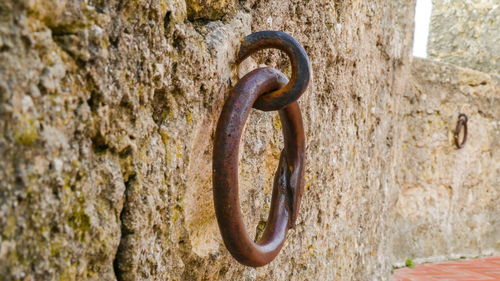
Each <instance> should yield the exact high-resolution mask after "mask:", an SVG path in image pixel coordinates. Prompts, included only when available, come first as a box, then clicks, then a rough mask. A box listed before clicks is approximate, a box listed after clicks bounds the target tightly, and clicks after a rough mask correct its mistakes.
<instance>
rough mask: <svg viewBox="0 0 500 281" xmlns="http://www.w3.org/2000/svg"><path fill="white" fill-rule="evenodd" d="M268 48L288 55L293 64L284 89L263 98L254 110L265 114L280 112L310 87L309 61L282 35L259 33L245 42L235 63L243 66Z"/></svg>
mask: <svg viewBox="0 0 500 281" xmlns="http://www.w3.org/2000/svg"><path fill="white" fill-rule="evenodd" d="M267 48H276V49H279V50H281V51H283V52H285V53H286V54H287V55H288V57H289V58H290V62H291V64H292V78H291V79H290V82H289V83H288V84H287V85H286V86H285V87H283V88H280V89H278V90H276V91H273V92H271V93H266V94H265V95H262V96H260V97H259V98H258V99H257V101H256V102H255V103H254V105H253V107H254V108H256V109H259V110H263V111H271V110H279V109H282V108H283V107H285V106H287V105H288V104H290V103H292V102H294V101H296V100H297V99H298V98H299V97H300V96H301V95H302V94H303V93H304V91H305V90H306V88H307V86H308V85H309V80H310V78H311V68H310V63H309V57H308V56H307V54H306V51H305V50H304V48H303V47H302V46H301V45H300V44H299V42H297V40H295V39H294V38H293V37H292V36H290V35H288V34H286V33H284V32H281V31H260V32H255V33H252V34H250V35H248V36H246V37H245V39H243V42H242V43H241V47H240V51H239V53H238V58H237V60H236V63H241V62H242V61H243V60H244V59H246V58H247V57H248V56H250V55H251V54H253V53H255V52H257V51H259V50H262V49H267Z"/></svg>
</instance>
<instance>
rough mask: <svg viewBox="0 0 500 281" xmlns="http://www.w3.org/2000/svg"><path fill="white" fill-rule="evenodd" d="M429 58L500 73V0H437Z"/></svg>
mask: <svg viewBox="0 0 500 281" xmlns="http://www.w3.org/2000/svg"><path fill="white" fill-rule="evenodd" d="M432 3H433V7H432V18H431V26H430V30H429V32H430V33H429V46H428V53H429V57H431V58H434V59H437V60H440V61H443V62H448V63H452V64H456V65H459V66H463V67H468V68H472V69H476V70H480V71H484V72H487V73H496V74H500V5H499V4H500V3H499V2H498V1H497V0H453V1H449V0H433V1H432Z"/></svg>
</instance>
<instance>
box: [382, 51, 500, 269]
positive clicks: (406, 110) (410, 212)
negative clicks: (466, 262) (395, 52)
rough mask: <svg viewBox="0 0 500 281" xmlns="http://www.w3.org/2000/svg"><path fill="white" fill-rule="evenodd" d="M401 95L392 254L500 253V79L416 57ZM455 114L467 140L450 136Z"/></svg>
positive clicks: (438, 256) (398, 256)
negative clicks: (463, 122) (461, 142)
mask: <svg viewBox="0 0 500 281" xmlns="http://www.w3.org/2000/svg"><path fill="white" fill-rule="evenodd" d="M411 73H412V78H411V81H410V85H411V86H410V87H409V90H408V92H406V94H405V95H404V99H403V103H402V106H401V109H402V112H401V113H402V120H401V125H402V126H401V128H402V131H401V136H402V137H401V143H400V146H401V150H400V151H399V153H400V157H399V159H398V163H399V164H400V166H399V167H400V168H399V169H398V170H397V172H396V180H397V184H398V185H399V186H400V194H399V198H398V201H397V204H396V206H395V210H396V213H395V215H396V216H395V219H394V227H395V228H396V229H395V231H393V233H394V236H393V238H392V239H391V241H392V246H391V247H392V248H393V249H394V254H395V257H396V260H397V261H399V262H402V261H404V260H405V259H406V258H420V259H424V260H436V259H437V260H443V259H450V258H451V259H453V258H459V257H462V256H465V257H476V256H482V255H491V254H499V253H500V209H499V206H500V122H499V120H500V77H498V76H495V75H488V74H485V73H482V72H478V71H474V70H470V69H464V68H460V67H457V66H452V65H448V64H443V63H438V62H433V61H430V60H424V59H414V60H413V63H412V71H411ZM459 113H465V114H467V116H468V118H469V121H468V123H467V124H468V138H467V142H466V144H465V147H463V148H462V149H457V148H456V147H455V143H454V140H453V132H454V130H455V126H456V122H457V117H458V114H459Z"/></svg>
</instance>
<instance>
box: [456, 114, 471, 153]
mask: <svg viewBox="0 0 500 281" xmlns="http://www.w3.org/2000/svg"><path fill="white" fill-rule="evenodd" d="M467 121H468V118H467V115H465V114H463V113H460V114H459V115H458V121H457V126H456V127H455V132H454V133H453V138H454V139H455V145H456V146H457V148H458V149H460V148H462V147H464V145H465V142H466V141H467ZM462 128H463V129H464V137H463V139H462V141H460V140H459V137H460V131H461V130H462Z"/></svg>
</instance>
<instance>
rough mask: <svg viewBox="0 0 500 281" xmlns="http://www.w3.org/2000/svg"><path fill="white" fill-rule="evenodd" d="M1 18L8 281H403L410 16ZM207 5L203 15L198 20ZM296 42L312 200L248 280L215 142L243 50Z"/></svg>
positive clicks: (69, 12)
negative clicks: (274, 40) (398, 239)
mask: <svg viewBox="0 0 500 281" xmlns="http://www.w3.org/2000/svg"><path fill="white" fill-rule="evenodd" d="M224 3H226V4H225V5H222V4H221V2H220V1H208V0H207V1H199V2H196V1H181V0H176V1H158V0H153V1H149V0H148V1H146V0H134V1H117V0H111V1H108V0H106V1H104V0H95V1H76V0H61V1H49V0H47V1H46V0H38V1H34V0H21V1H20V0H4V1H1V3H0V77H1V79H0V128H1V132H2V133H1V134H0V155H2V158H1V160H0V233H1V235H0V239H1V240H0V276H1V278H0V279H2V280H7V281H9V280H332V279H338V280H369V279H379V280H382V279H385V278H386V277H387V276H388V275H389V273H390V262H391V261H390V260H389V258H388V255H387V253H388V251H389V250H390V249H388V247H387V244H388V242H387V239H386V238H385V233H386V231H387V229H388V226H389V225H390V222H388V221H387V220H386V215H387V214H388V212H389V211H390V205H389V204H388V203H389V202H390V201H391V198H395V196H397V188H396V186H395V183H394V177H393V174H392V172H391V171H392V170H393V168H394V165H395V163H394V162H393V161H392V159H393V157H394V141H395V139H396V135H395V133H396V131H397V130H395V126H396V125H397V120H398V115H397V112H398V108H399V101H400V96H401V93H404V86H405V79H406V77H407V72H408V53H409V46H410V39H411V30H412V21H411V19H412V16H411V15H412V14H413V6H414V4H413V1H411V0H408V1H398V2H395V1H379V2H372V1H352V2H351V1H329V0H314V1H307V2H305V1H277V0H276V1H247V2H243V1H225V2H224ZM201 6H203V8H202V9H200V7H201ZM265 29H274V30H283V31H285V32H288V33H290V34H292V35H293V36H295V37H296V38H297V39H298V40H299V41H300V42H301V43H302V44H303V45H304V47H305V49H306V50H307V52H308V54H309V55H310V59H311V62H312V67H313V71H314V77H313V80H314V81H313V83H312V84H311V85H310V89H309V90H308V92H307V93H306V94H305V96H304V97H303V98H301V100H300V104H301V106H302V109H303V112H304V119H305V120H304V121H305V125H306V128H307V148H308V156H307V162H308V163H309V164H308V167H307V171H306V181H307V185H306V191H305V193H304V197H303V201H302V210H301V213H300V216H299V218H298V225H297V227H296V228H295V229H294V230H292V231H291V232H290V233H289V237H288V241H287V242H286V244H285V247H284V249H283V251H282V253H281V254H280V255H279V256H278V258H277V259H276V260H275V261H274V262H273V263H271V264H270V265H268V266H265V267H263V268H259V269H252V268H248V267H244V266H241V265H239V264H237V263H236V262H235V261H234V260H233V259H232V258H231V257H230V255H229V253H228V252H227V250H226V249H225V248H224V246H223V245H222V240H221V237H220V234H219V232H218V229H217V225H216V221H215V217H214V211H213V202H212V193H211V149H212V147H211V145H212V135H213V131H214V124H215V122H216V120H217V118H218V114H219V112H220V110H221V107H222V104H223V101H224V96H225V95H227V93H228V89H229V88H230V87H231V86H232V85H234V83H235V81H236V80H237V77H238V72H240V74H242V73H244V72H246V71H248V70H249V69H252V68H254V67H255V66H257V65H258V64H264V63H265V64H268V65H271V66H276V67H279V68H280V69H282V70H283V71H285V72H286V73H287V74H288V75H289V74H290V73H289V63H288V61H287V59H286V58H285V57H284V56H283V55H281V54H279V52H276V51H269V52H263V54H262V55H261V56H258V57H255V58H254V60H251V59H250V60H248V61H247V62H245V63H244V64H243V65H242V66H241V67H240V68H239V70H238V68H237V67H236V66H235V64H234V58H235V54H236V50H237V49H238V45H239V42H240V40H241V38H242V37H243V36H244V35H246V34H248V33H250V32H251V31H258V30H265ZM279 127H280V125H279V121H278V117H277V114H276V113H262V112H254V113H253V115H252V117H251V120H250V121H249V124H248V126H247V129H246V137H245V142H244V145H242V151H243V157H242V160H241V173H240V175H241V181H242V184H241V187H242V190H241V198H242V209H243V213H244V215H245V218H246V220H247V223H248V229H249V231H250V232H251V233H252V235H254V233H255V232H256V228H258V226H259V225H260V226H262V225H263V223H265V219H266V216H267V211H268V208H269V202H270V189H271V188H270V187H271V179H272V176H273V173H274V170H275V167H276V165H277V163H278V155H279V151H280V147H281V136H280V132H279Z"/></svg>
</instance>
